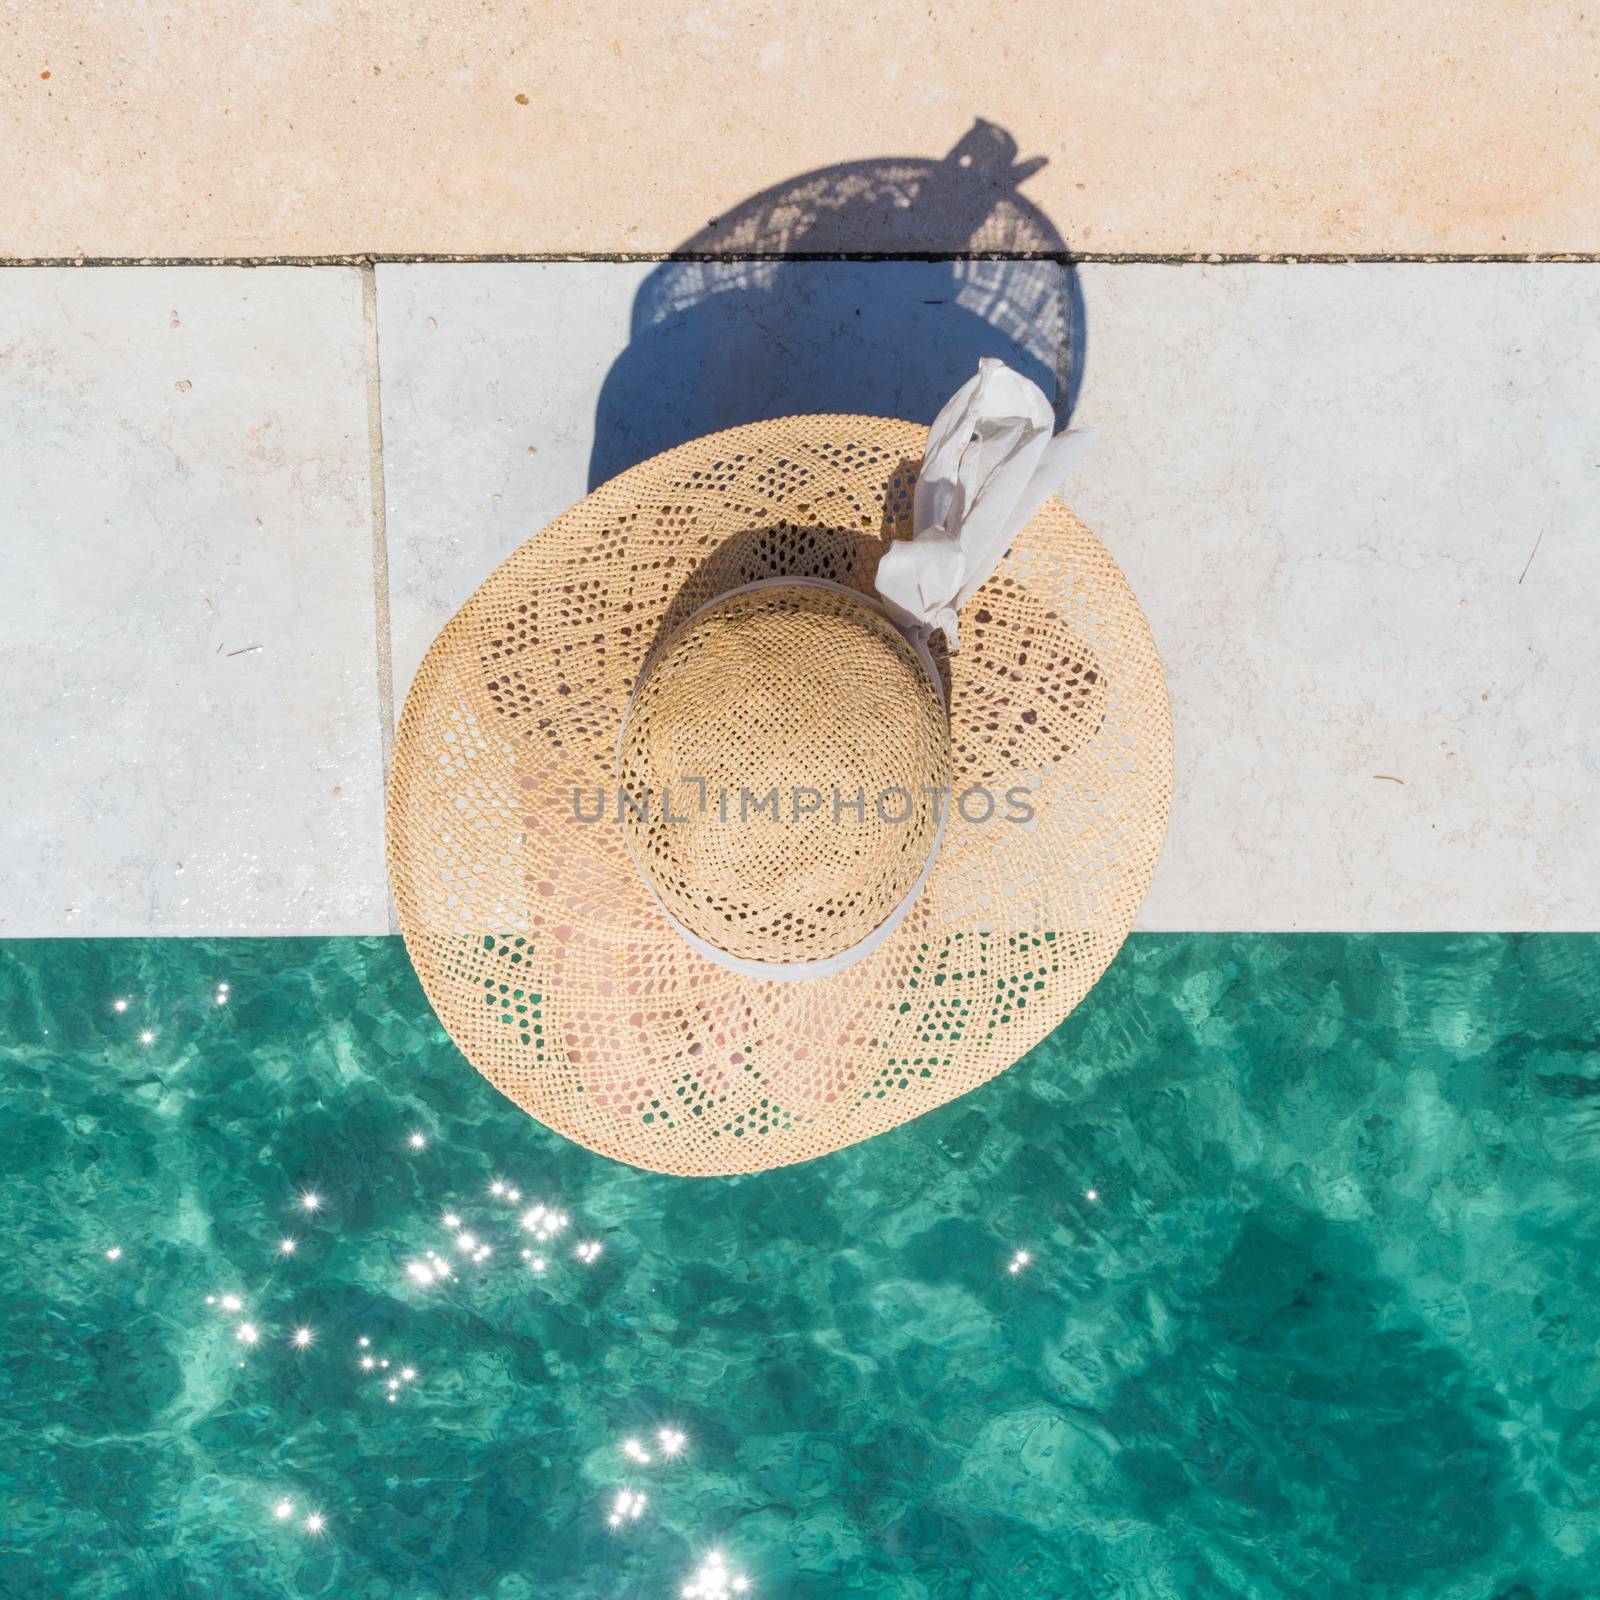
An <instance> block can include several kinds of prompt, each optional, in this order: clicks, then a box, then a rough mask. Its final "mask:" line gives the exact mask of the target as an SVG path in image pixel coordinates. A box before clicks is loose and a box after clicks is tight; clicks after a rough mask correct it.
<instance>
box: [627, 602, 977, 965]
mask: <svg viewBox="0 0 1600 1600" xmlns="http://www.w3.org/2000/svg"><path fill="white" fill-rule="evenodd" d="M618 755H619V780H620V788H621V790H622V796H623V800H622V818H623V825H624V832H625V836H626V839H627V843H628V849H629V852H630V854H631V855H632V857H633V859H634V861H635V863H636V864H637V866H638V868H639V871H640V872H641V874H642V875H643V876H644V878H645V881H646V882H647V883H648V884H649V886H650V888H651V889H652V891H653V892H654V894H655V895H656V897H657V899H658V900H659V901H660V903H661V904H662V906H663V907H664V908H665V909H666V911H667V912H668V914H669V915H670V916H672V917H673V918H674V919H675V920H676V921H677V922H679V923H680V924H681V925H682V927H683V928H685V929H687V930H688V931H689V932H690V933H691V934H693V935H694V936H696V937H697V938H699V939H701V940H703V941H705V943H707V944H709V945H711V946H712V947H713V948H714V949H716V950H718V951H721V952H724V953H725V954H726V955H728V956H730V957H733V958H735V959H737V960H741V961H749V962H756V963H772V964H787V963H794V962H802V963H809V962H817V961H826V960H828V959H830V958H833V957H836V956H839V955H841V954H842V953H844V952H846V951H849V950H851V949H852V947H854V946H856V945H858V944H860V943H861V941H862V940H864V939H866V938H868V937H869V936H870V935H871V934H873V933H874V932H875V931H876V930H877V929H878V928H880V927H881V926H882V925H883V924H884V923H885V922H886V921H887V919H888V918H889V917H890V916H891V915H892V914H893V913H894V912H895V911H896V909H897V908H898V907H899V906H900V905H901V903H902V902H903V901H904V900H905V899H906V898H907V896H908V895H909V894H910V893H911V892H912V890H913V889H914V888H915V886H916V884H917V882H918V879H919V878H920V876H921V875H922V872H923V869H924V867H925V866H926V864H927V862H928V859H929V856H930V853H931V852H932V850H933V848H934V845H935V843H936V841H937V838H938V830H939V819H940V815H941V808H942V804H943V795H944V793H945V792H947V791H948V787H949V783H950V770H951V762H950V741H949V734H948V729H947V724H946V719H945V711H944V704H943V699H942V696H941V692H940V689H939V686H938V685H937V684H936V683H935V682H934V681H933V680H932V679H931V678H930V677H929V674H928V671H927V668H926V667H925V666H924V664H923V659H922V657H921V656H919V654H918V652H917V651H916V650H915V649H913V647H912V646H911V644H910V642H909V641H908V640H907V639H906V637H905V636H904V635H903V634H902V633H901V632H900V631H899V629H898V628H896V627H895V626H894V624H893V623H892V622H890V621H889V619H888V618H887V617H885V616H884V615H883V614H882V613H881V612H879V611H878V610H876V609H875V608H874V607H872V606H871V605H869V604H867V603H866V602H865V601H864V600H862V599H861V598H859V597H857V596H855V595H852V594H847V593H844V592H842V591H838V590H834V589H832V588H825V587H821V586H817V585H814V584H797V583H779V584H764V585H761V586H759V587H757V588H754V589H750V590H745V591H742V592H736V593H734V594H732V595H729V596H727V597H725V598H724V599H722V600H720V601H718V602H715V603H713V604H712V605H711V606H709V607H707V608H705V609H704V610H702V611H701V612H699V613H697V614H696V615H695V616H694V617H692V618H691V619H690V620H689V622H688V623H687V624H686V625H685V626H684V627H683V628H682V629H680V630H679V632H677V633H676V634H675V635H673V636H672V637H671V638H670V639H669V640H668V642H667V643H666V645H665V646H664V647H663V648H662V649H661V650H660V652H659V653H658V655H657V657H656V659H655V661H654V662H653V664H651V665H650V666H649V667H648V668H647V669H646V672H645V674H644V675H643V676H642V679H641V682H640V684H639V687H638V689H637V691H636V693H635V695H634V698H633V702H632V704H631V706H630V708H629V712H628V716H627V719H626V722H625V724H624V728H623V733H622V738H621V740H620V742H619V747H618Z"/></svg>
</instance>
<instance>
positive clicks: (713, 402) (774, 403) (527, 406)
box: [377, 261, 1065, 709]
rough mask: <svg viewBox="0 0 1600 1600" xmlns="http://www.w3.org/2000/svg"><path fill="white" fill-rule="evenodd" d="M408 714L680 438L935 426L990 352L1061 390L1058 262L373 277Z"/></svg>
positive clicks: (528, 267)
mask: <svg viewBox="0 0 1600 1600" xmlns="http://www.w3.org/2000/svg"><path fill="white" fill-rule="evenodd" d="M377 271H378V329H379V362H380V368H381V372H382V393H383V437H384V480H385V484H386V501H387V517H386V520H387V527H388V549H389V595H390V600H389V611H390V624H391V629H392V637H393V641H394V682H395V698H396V708H397V709H398V705H399V703H400V701H401V700H402V699H403V697H404V693H405V690H406V688H407V687H408V685H409V684H410V682H411V679H412V676H413V675H414V673H415V671H416V668H417V665H418V663H419V662H420V661H421V659H422V656H423V654H424V653H425V652H426V650H427V647H428V645H429V644H430V643H431V642H432V640H433V638H434V636H435V634H437V633H438V631H439V629H440V628H441V627H442V626H443V625H444V623H445V622H447V621H448V620H449V618H450V617H451V615H452V614H453V613H454V612H455V611H456V610H457V608H458V607H459V606H460V605H461V604H462V602H463V601H464V600H466V598H467V597H468V595H470V594H471V593H472V591H473V590H474V589H475V588H476V587H477V585H478V584H479V583H481V582H482V581H483V579H484V578H485V577H487V576H488V574H489V572H490V571H492V570H493V568H494V567H495V566H496V565H497V564H498V563H499V562H500V561H502V560H503V559H504V558H505V557H506V556H507V555H509V554H510V553H511V551H512V550H514V549H515V548H516V547H517V546H518V545H519V544H520V543H522V541H523V540H525V539H527V538H529V537H530V536H531V535H533V534H535V533H537V532H538V531H539V529H540V528H542V527H543V526H544V525H545V524H546V523H548V522H549V521H550V520H551V519H552V518H553V517H555V516H557V515H559V514H560V513H561V512H562V511H564V510H566V509H567V507H568V506H570V505H572V504H573V502H574V501H576V500H579V499H581V498H582V496H583V495H584V494H585V493H586V492H587V491H588V489H589V488H590V487H592V486H593V485H594V484H596V483H600V482H604V481H605V479H606V478H608V477H611V476H612V475H613V474H615V473H616V472H618V471H620V470H622V468H624V467H627V466H631V465H633V464H634V463H635V462H637V461H641V460H643V459H645V458H646V457H647V456H650V455H654V454H655V453H656V452H657V451H659V450H664V449H667V448H668V447H669V446H671V445H674V444H679V443H682V442H683V441H684V440H685V439H690V438H694V437H696V436H697V435H699V434H703V433H709V432H711V431H713V430H715V429H718V428H726V427H731V426H733V425H734V424H735V423H740V422H749V421H753V420H756V419H758V418H762V417H774V416H784V415H787V414H791V413H795V412H806V411H858V412H871V413H879V414H886V415H891V416H905V417H916V418H920V419H922V420H924V421H931V420H932V417H933V414H934V412H935V411H936V410H937V409H938V407H939V406H940V405H941V404H942V403H943V401H944V400H945V399H946V398H948V396H949V394H950V393H951V391H952V390H953V389H955V388H956V386H957V385H958V384H960V383H961V382H963V381H964V380H965V379H966V378H967V377H968V376H970V375H971V373H972V371H973V369H974V367H975V366H976V363H977V359H978V357H979V356H980V355H998V356H1003V357H1004V358H1005V359H1007V360H1009V361H1011V362H1012V363H1013V364H1014V365H1017V366H1019V367H1022V368H1024V369H1026V370H1028V371H1029V372H1030V373H1031V374H1032V375H1033V376H1034V377H1035V378H1036V379H1037V380H1038V381H1039V382H1040V383H1041V384H1042V385H1043V386H1044V387H1045V388H1046V390H1047V392H1049V393H1051V394H1052V395H1053V394H1054V393H1055V367H1056V357H1057V352H1058V350H1059V348H1060V346H1061V343H1062V338H1061V330H1062V325H1063V315H1064V305H1065V300H1064V292H1063V291H1064V282H1065V280H1064V275H1063V273H1062V271H1061V269H1060V268H1059V267H1057V266H1055V265H1054V264H1052V263H1049V262H990V261H974V262H870V263H867V262H854V261H821V262H811V261H790V262H758V263H749V262H743V263H741V262H722V263H695V262H669V263H666V264H663V265H661V266H657V267H653V268H652V267H647V266H638V265H621V264H607V263H588V262H573V263H537V264H526V263H518V264H482V265H478V264H473V265H446V266H436V265H415V266H412V265H384V266H380V267H379V268H378V269H377Z"/></svg>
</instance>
